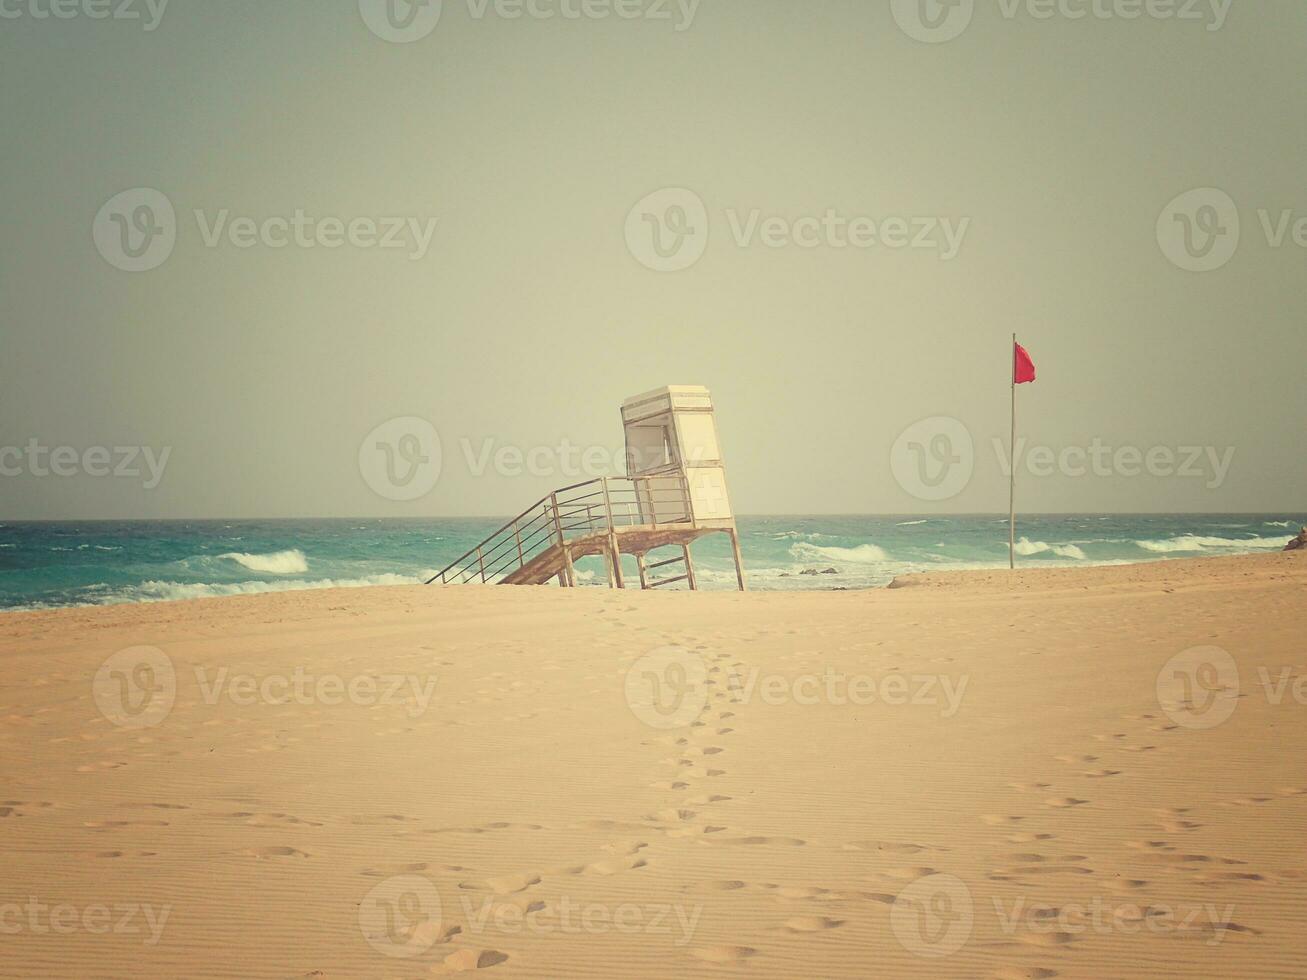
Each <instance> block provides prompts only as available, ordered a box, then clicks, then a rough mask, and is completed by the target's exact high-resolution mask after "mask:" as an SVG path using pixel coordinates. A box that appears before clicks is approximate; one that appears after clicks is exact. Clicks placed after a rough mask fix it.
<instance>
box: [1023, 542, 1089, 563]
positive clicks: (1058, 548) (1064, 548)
mask: <svg viewBox="0 0 1307 980" xmlns="http://www.w3.org/2000/svg"><path fill="white" fill-rule="evenodd" d="M1048 552H1052V553H1053V554H1055V555H1057V556H1058V557H1059V558H1074V559H1075V560H1076V561H1086V560H1087V559H1088V557H1089V556H1088V555H1086V554H1085V553H1084V552H1083V551H1081V550H1080V549H1079V548H1077V547H1076V546H1075V545H1073V544H1049V543H1048V542H1046V541H1031V540H1030V539H1029V538H1022V539H1021V540H1020V541H1018V542H1017V543H1016V553H1017V554H1018V555H1025V556H1027V557H1029V556H1030V555H1043V554H1047V553H1048Z"/></svg>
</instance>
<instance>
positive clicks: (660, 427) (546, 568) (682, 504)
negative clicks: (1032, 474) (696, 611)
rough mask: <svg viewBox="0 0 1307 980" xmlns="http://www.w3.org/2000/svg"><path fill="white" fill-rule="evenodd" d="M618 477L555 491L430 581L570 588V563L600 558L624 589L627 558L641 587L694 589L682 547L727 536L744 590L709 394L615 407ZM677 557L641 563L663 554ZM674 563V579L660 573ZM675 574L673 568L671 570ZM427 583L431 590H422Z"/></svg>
mask: <svg viewBox="0 0 1307 980" xmlns="http://www.w3.org/2000/svg"><path fill="white" fill-rule="evenodd" d="M622 427H623V429H624V430H625V435H626V476H624V477H604V478H602V479H599V480H590V481H588V482H586V483H580V484H576V485H575V486H571V487H564V488H563V489H561V490H557V491H555V492H554V493H552V494H550V495H549V496H548V497H546V498H545V499H543V500H541V501H539V502H538V503H536V504H535V505H534V506H533V507H531V508H529V509H528V510H526V511H524V512H523V513H522V514H520V515H518V517H516V518H514V519H513V520H512V521H510V522H509V523H508V524H506V525H504V526H503V527H502V528H500V529H499V530H498V531H496V532H495V533H494V534H492V535H491V536H490V537H489V538H487V539H486V540H485V541H483V542H482V543H481V544H480V545H479V546H478V547H477V548H475V549H473V551H470V552H468V553H467V554H465V555H463V556H462V557H461V558H459V559H458V561H456V562H454V563H453V564H451V565H450V566H449V567H448V568H446V569H445V570H444V571H442V572H440V573H439V574H438V575H436V576H435V577H434V578H432V579H431V582H442V583H447V584H454V583H466V582H476V581H480V582H484V583H491V582H494V583H505V584H511V585H539V584H543V583H545V582H547V581H549V580H550V579H551V578H555V577H556V578H557V579H558V583H559V584H560V585H563V586H573V585H575V584H576V573H575V570H574V568H573V563H574V561H575V560H576V559H577V558H580V557H584V556H586V555H597V554H602V555H604V556H605V557H606V558H607V559H608V577H609V584H610V585H613V586H615V587H616V588H625V583H624V581H623V575H622V563H621V556H622V554H623V553H625V554H629V555H634V556H635V559H636V565H637V568H638V569H639V573H640V588H642V589H656V588H660V587H662V586H666V585H672V584H674V583H677V582H685V583H687V584H688V586H689V588H690V589H697V588H698V580H697V578H696V576H695V570H694V559H693V557H692V556H691V554H690V545H691V544H692V543H693V542H694V541H695V540H696V539H698V538H700V537H703V536H704V535H706V534H714V533H723V534H726V535H728V536H729V537H730V539H731V550H732V553H733V555H734V558H735V575H736V581H737V583H738V585H739V588H740V590H741V591H744V588H745V585H744V564H743V560H742V558H741V556H740V538H739V532H738V530H737V529H736V526H735V515H734V513H733V512H732V510H731V501H730V496H729V494H728V493H727V490H726V468H725V464H724V463H723V462H722V451H721V443H720V442H719V440H718V438H717V422H716V419H715V418H714V417H713V404H712V396H711V395H710V394H709V392H708V389H707V388H703V387H700V386H698V385H669V386H667V387H664V388H657V389H655V390H653V391H648V392H645V393H644V394H642V395H636V396H634V397H633V398H628V399H626V401H624V402H623V403H622ZM669 546H671V547H677V548H679V551H680V554H679V555H674V556H673V557H670V558H657V556H655V560H654V561H649V560H648V556H649V555H650V552H653V551H656V550H658V549H660V548H666V547H669ZM673 565H683V566H684V567H683V569H682V570H680V574H668V573H667V572H660V574H661V575H662V577H660V578H654V577H652V576H651V573H653V572H659V571H660V570H662V569H667V568H669V567H670V566H673ZM673 571H676V570H673ZM428 584H430V583H428Z"/></svg>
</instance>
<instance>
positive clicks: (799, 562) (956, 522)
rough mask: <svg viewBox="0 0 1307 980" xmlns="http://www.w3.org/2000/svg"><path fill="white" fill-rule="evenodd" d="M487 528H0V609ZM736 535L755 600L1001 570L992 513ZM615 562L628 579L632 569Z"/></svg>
mask: <svg viewBox="0 0 1307 980" xmlns="http://www.w3.org/2000/svg"><path fill="white" fill-rule="evenodd" d="M502 523H503V521H502V520H499V519H489V518H487V519H473V518H458V519H451V518H432V519H423V520H390V519H386V520H383V519H343V520H257V521H255V520H244V521H243V520H215V521H76V522H57V523H53V522H41V523H34V522H33V523H28V522H8V523H2V524H0V609H3V610H20V609H42V608H51V607H60V606H81V605H105V604H111V603H124V602H152V601H159V600H165V599H192V598H200V597H205V596H224V595H244V594H250V593H257V592H276V591H282V590H289V589H313V588H330V587H354V586H366V585H407V584H415V583H418V582H422V581H424V580H425V579H427V578H429V577H431V576H432V575H433V574H435V572H436V571H438V570H439V569H441V568H443V567H444V566H445V565H447V564H449V563H450V562H452V561H454V560H455V559H456V558H458V557H459V556H460V555H462V554H463V553H464V552H466V551H467V550H468V549H469V548H472V547H474V546H475V545H476V544H477V543H478V542H479V541H480V540H482V539H483V538H484V537H485V536H486V535H488V534H489V533H491V532H493V531H494V530H496V529H497V528H498V527H499V526H500V525H501V524H502ZM1304 524H1307V515H1303V514H1258V515H1248V514H1225V515H1220V514H1207V515H1190V514H1186V515H1170V516H1160V515H1120V514H1114V515H1094V514H1080V515H1060V516H1044V517H1025V518H1022V519H1021V520H1020V523H1019V524H1018V528H1019V531H1018V535H1019V543H1018V546H1017V550H1018V553H1019V555H1018V557H1019V562H1020V564H1022V565H1024V566H1029V567H1036V566H1038V567H1043V566H1052V565H1109V564H1126V563H1131V562H1141V561H1161V560H1166V559H1173V558H1196V557H1201V556H1205V555H1238V554H1249V553H1260V552H1271V551H1278V550H1280V549H1281V548H1283V547H1284V545H1285V544H1286V543H1287V542H1288V541H1289V539H1290V538H1291V537H1292V536H1293V535H1294V534H1296V533H1297V531H1298V528H1299V527H1301V526H1302V525H1304ZM739 525H740V544H741V550H742V551H743V554H744V563H745V571H746V574H747V577H748V584H749V587H750V588H752V589H758V590H801V589H836V588H846V589H861V588H874V587H878V586H884V585H887V584H888V583H889V582H890V581H891V580H892V579H893V578H894V576H896V575H900V574H903V573H905V572H920V571H938V570H952V569H969V568H1004V567H1006V566H1007V519H1006V518H1005V517H1002V516H1000V515H995V514H989V515H972V516H947V517H920V516H918V517H912V516H820V517H818V516H811V517H796V516H775V517H742V518H740V519H739ZM694 555H695V564H696V567H697V570H698V573H699V581H700V585H701V587H702V588H705V589H730V588H734V587H735V573H734V566H733V564H732V561H731V553H730V542H729V541H728V539H727V538H726V537H725V536H724V535H710V536H709V537H706V538H704V539H703V540H701V541H699V542H697V543H696V544H695V546H694ZM627 561H628V562H630V563H631V565H630V569H631V575H632V576H633V575H634V559H630V558H628V559H627ZM830 569H834V571H833V572H832V571H829V570H830ZM578 572H579V577H580V580H581V583H582V584H585V585H593V586H606V585H607V575H606V572H605V571H604V566H603V564H602V562H601V560H600V559H597V558H589V559H584V560H582V561H581V562H579V563H578ZM805 572H807V573H808V574H804V573H805ZM813 572H816V573H818V574H813ZM682 587H683V586H682Z"/></svg>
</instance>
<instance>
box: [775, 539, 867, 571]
mask: <svg viewBox="0 0 1307 980" xmlns="http://www.w3.org/2000/svg"><path fill="white" fill-rule="evenodd" d="M790 554H791V555H793V556H794V557H795V558H796V559H797V560H799V561H814V560H817V561H820V560H823V559H824V560H827V561H846V562H851V563H853V564H855V565H867V564H870V563H872V562H878V561H889V555H888V554H886V553H885V549H884V548H880V547H877V546H876V545H874V544H860V545H857V546H856V547H853V548H841V547H838V546H837V545H817V544H808V543H807V542H802V541H801V542H799V543H798V544H793V545H791V546H790Z"/></svg>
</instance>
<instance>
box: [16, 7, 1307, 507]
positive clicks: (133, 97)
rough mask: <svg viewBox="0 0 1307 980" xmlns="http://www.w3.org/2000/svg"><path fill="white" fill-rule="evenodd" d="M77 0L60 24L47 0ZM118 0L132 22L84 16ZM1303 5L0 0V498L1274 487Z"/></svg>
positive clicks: (1279, 472)
mask: <svg viewBox="0 0 1307 980" xmlns="http://www.w3.org/2000/svg"><path fill="white" fill-rule="evenodd" d="M56 14H57V15H56ZM106 14H107V16H106ZM1304 37H1307V6H1305V5H1303V4H1298V3H1266V2H1262V0H1257V2H1252V0H1233V2H1227V0H1146V2H1145V0H1057V2H1051V0H992V2H990V0H976V2H974V3H973V2H970V0H956V2H954V3H950V4H944V5H941V4H940V3H939V2H938V0H883V2H877V0H814V2H811V3H794V2H781V0H702V2H700V3H695V2H693V0H586V2H584V3H583V2H582V0H530V2H521V3H518V2H514V0H500V2H499V3H495V2H493V0H444V2H443V3H440V2H438V0H430V2H428V3H426V4H425V5H415V6H411V5H410V4H408V3H407V2H406V0H280V2H277V3H267V2H257V0H224V2H223V3H213V2H203V0H171V2H170V3H162V0H151V2H148V3H147V0H113V3H111V4H106V3H105V2H104V0H0V125H2V126H3V132H4V134H5V136H4V139H3V140H2V141H0V200H3V202H4V211H5V217H4V220H3V222H0V331H2V336H3V356H2V357H0V519H7V520H15V519H78V520H80V519H90V518H115V519H116V518H185V517H193V518H203V517H332V516H380V517H422V516H446V515H448V516H456V515H468V516H472V515H508V514H511V513H515V512H517V511H520V510H522V509H524V508H526V507H527V506H528V505H529V504H531V503H532V502H533V501H534V500H535V499H537V498H538V497H540V496H542V495H544V494H547V493H548V492H549V491H550V490H552V489H554V488H555V487H560V486H564V485H567V484H572V483H576V482H579V481H580V480H582V479H587V478H589V477H593V476H601V475H605V474H608V473H620V472H621V470H622V463H621V444H622V430H621V421H620V415H619V407H620V404H621V402H622V400H623V399H624V398H627V397H629V396H631V395H634V394H638V393H640V392H643V391H646V390H649V389H652V388H656V387H659V386H662V385H667V384H701V385H706V386H707V387H709V388H710V389H711V391H712V394H713V398H714V402H715V405H716V415H717V422H718V427H719V435H720V440H721V445H722V448H723V450H724V455H725V460H726V466H727V473H728V479H729V486H730V493H731V497H732V501H733V504H734V506H735V509H736V510H737V512H740V513H746V514H761V513H778V514H795V513H805V514H816V513H895V514H898V513H935V512H959V513H975V512H1006V510H1007V507H1008V490H1009V477H1008V471H1007V466H1008V463H1007V455H1008V451H1009V450H1008V441H1009V426H1010V424H1011V419H1010V411H1011V406H1012V401H1011V399H1012V388H1011V385H1010V364H1011V339H1012V335H1013V334H1014V333H1015V334H1017V335H1018V337H1019V339H1020V342H1021V343H1022V344H1023V345H1024V346H1025V347H1026V348H1028V349H1029V351H1030V353H1031V355H1032V357H1033V359H1034V361H1035V364H1036V366H1037V369H1038V379H1037V380H1036V382H1035V383H1033V384H1029V385H1022V386H1021V387H1020V388H1019V389H1018V390H1017V391H1016V409H1017V431H1018V440H1019V441H1018V448H1019V449H1020V457H1019V459H1018V466H1017V480H1016V483H1017V495H1018V497H1017V500H1018V508H1019V509H1020V510H1023V511H1028V512H1185V511H1197V512H1235V511H1285V512H1297V511H1301V510H1302V509H1303V508H1304V507H1307V453H1304V452H1303V451H1302V448H1301V444H1300V443H1301V438H1302V433H1303V422H1304V415H1305V414H1307V411H1305V410H1307V386H1305V385H1304V375H1303V369H1304V365H1305V364H1307V329H1305V327H1304V324H1305V322H1307V317H1305V316H1304V314H1305V313H1307V294H1305V293H1304V291H1303V289H1302V282H1303V276H1304V271H1307V220H1304V219H1307V181H1304V179H1303V167H1302V164H1303V160H1304V158H1305V156H1307V154H1305V151H1307V73H1304V72H1303V61H1302V51H1303V46H1302V39H1303V38H1304Z"/></svg>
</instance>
